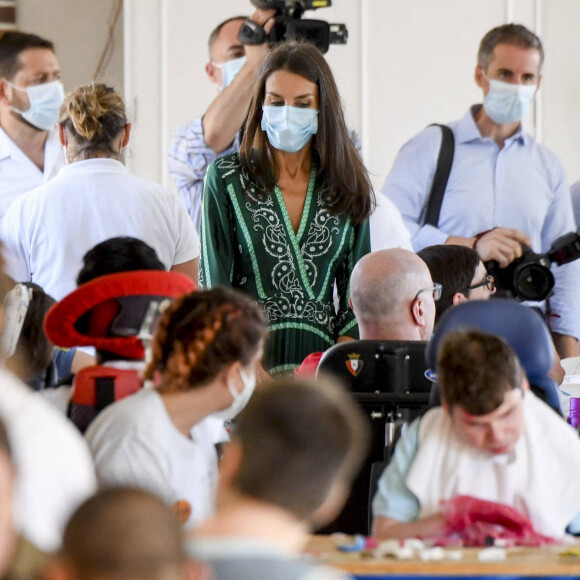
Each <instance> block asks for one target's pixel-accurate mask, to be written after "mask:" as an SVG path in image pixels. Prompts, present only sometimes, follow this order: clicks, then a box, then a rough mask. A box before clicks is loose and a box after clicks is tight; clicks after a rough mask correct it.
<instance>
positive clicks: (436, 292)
mask: <svg viewBox="0 0 580 580" xmlns="http://www.w3.org/2000/svg"><path fill="white" fill-rule="evenodd" d="M442 289H443V287H442V286H441V284H439V282H435V283H434V284H433V286H431V287H429V288H421V290H419V292H417V294H416V295H415V298H413V302H415V300H417V298H419V294H421V292H433V300H434V301H435V302H437V300H439V298H441V290H442Z"/></svg>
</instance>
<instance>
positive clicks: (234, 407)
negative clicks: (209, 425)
mask: <svg viewBox="0 0 580 580" xmlns="http://www.w3.org/2000/svg"><path fill="white" fill-rule="evenodd" d="M238 372H239V373H240V378H241V379H242V383H243V385H244V388H243V389H242V392H241V393H238V391H237V390H236V388H235V387H233V386H232V385H231V384H230V383H228V389H229V391H230V393H231V394H232V397H233V399H234V402H233V403H232V404H231V405H230V406H229V407H227V408H226V409H222V410H221V411H217V412H216V413H214V414H213V416H214V417H217V418H218V419H222V420H223V421H231V420H232V419H233V418H234V417H237V416H238V415H239V414H240V413H241V412H242V410H243V408H244V407H245V406H246V405H247V404H248V401H249V400H250V397H251V396H252V393H253V392H254V389H255V388H256V373H255V372H254V370H252V371H251V372H250V373H249V374H248V375H246V371H245V370H244V369H243V368H242V367H240V368H239V369H238Z"/></svg>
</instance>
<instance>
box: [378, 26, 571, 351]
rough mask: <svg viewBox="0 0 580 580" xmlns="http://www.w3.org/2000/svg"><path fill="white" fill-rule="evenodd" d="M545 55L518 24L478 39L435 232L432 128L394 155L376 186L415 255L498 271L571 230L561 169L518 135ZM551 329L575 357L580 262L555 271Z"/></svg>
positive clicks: (436, 131) (437, 137)
mask: <svg viewBox="0 0 580 580" xmlns="http://www.w3.org/2000/svg"><path fill="white" fill-rule="evenodd" d="M543 60H544V50H543V47H542V43H541V41H540V39H539V38H538V37H537V36H536V35H535V34H534V33H533V32H532V31H530V30H528V29H527V28H526V27H525V26H522V25H520V24H505V25H503V26H498V27H496V28H493V29H492V30H490V31H489V32H488V33H487V34H486V35H485V36H484V37H483V39H482V40H481V43H480V46H479V52H478V55H477V65H476V67H475V82H476V84H477V85H478V87H479V88H480V89H481V91H482V93H483V95H482V96H483V99H482V103H481V104H477V105H474V106H472V107H471V108H470V109H469V110H468V111H467V113H466V114H465V116H464V117H463V118H462V119H460V120H458V121H454V122H452V123H449V128H450V129H451V130H452V132H453V136H454V140H455V148H454V153H453V159H452V165H451V171H450V173H449V179H448V181H447V185H446V187H445V194H444V196H443V203H442V205H441V212H440V214H439V219H438V222H437V226H436V227H435V226H433V225H430V224H426V223H424V220H425V216H426V208H427V201H428V198H429V193H430V191H431V187H432V183H433V181H434V176H435V171H436V167H437V160H438V155H439V151H440V147H441V142H442V132H441V128H440V127H437V126H430V127H427V128H426V129H424V130H423V131H421V132H420V133H419V134H418V135H416V136H415V137H413V138H412V139H411V140H410V141H409V142H407V143H406V144H405V145H404V146H403V147H402V149H401V151H400V152H399V154H398V156H397V158H396V160H395V162H394V164H393V167H392V169H391V171H390V173H389V175H388V177H387V179H386V181H385V184H384V186H383V193H384V194H385V195H387V197H389V198H390V199H391V201H393V202H394V204H395V205H396V206H397V208H398V209H399V211H400V212H401V214H402V215H403V219H404V220H405V225H406V226H407V228H408V230H409V232H410V233H411V236H412V241H413V247H414V249H415V251H419V250H421V249H422V248H424V247H426V246H431V245H435V244H459V245H464V246H467V247H470V248H473V249H475V250H476V251H477V253H478V254H479V256H480V258H481V260H483V262H487V261H489V260H496V261H497V262H498V263H499V265H500V267H502V268H504V267H506V266H508V265H509V264H510V263H512V262H513V261H514V260H516V259H517V258H519V257H521V256H522V245H526V246H529V247H531V248H532V249H533V250H534V251H535V252H536V253H545V252H547V251H548V249H549V248H550V246H551V244H552V243H553V242H554V241H555V240H556V239H557V238H559V237H560V236H562V235H564V234H566V233H568V232H573V231H575V230H576V224H575V222H574V215H573V211H572V204H571V200H570V194H569V191H568V186H567V181H566V176H565V174H564V170H563V168H562V166H561V164H560V162H559V161H558V159H557V158H556V157H555V155H554V154H553V153H552V152H550V151H548V150H547V149H545V148H544V147H542V145H540V144H539V143H537V142H536V141H535V140H534V139H533V137H532V136H531V135H529V134H527V133H526V132H524V130H523V127H522V122H521V121H522V118H523V117H524V116H525V114H526V113H527V112H528V111H529V110H530V109H531V107H532V105H533V101H534V97H535V95H536V93H537V91H538V89H539V87H540V83H541V80H542V74H541V70H542V64H543ZM553 274H554V278H555V282H556V285H555V287H554V294H553V295H552V296H551V297H550V298H549V300H548V306H549V313H548V314H550V316H549V323H550V328H551V331H552V335H553V337H554V342H555V344H556V347H557V349H558V352H559V354H560V356H561V357H562V358H564V357H569V356H577V355H578V338H579V337H580V292H578V286H579V284H580V262H572V263H570V264H566V265H565V266H561V267H558V268H556V267H554V271H553Z"/></svg>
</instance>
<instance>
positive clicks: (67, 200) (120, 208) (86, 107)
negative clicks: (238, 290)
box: [0, 83, 199, 300]
mask: <svg viewBox="0 0 580 580" xmlns="http://www.w3.org/2000/svg"><path fill="white" fill-rule="evenodd" d="M58 130H59V136H60V142H61V144H62V146H63V148H64V153H65V157H66V160H67V165H66V166H65V167H63V168H62V169H61V171H60V172H59V173H58V175H57V176H56V177H55V178H53V179H52V180H50V181H49V182H47V183H45V184H43V185H42V186H40V187H38V188H36V189H33V190H32V191H30V192H29V193H27V194H25V195H23V196H21V197H20V198H19V199H18V200H17V201H16V202H15V203H14V204H13V205H12V206H10V208H9V210H8V212H7V213H6V215H5V217H4V220H3V221H2V223H1V224H0V236H1V238H2V239H3V240H4V243H5V245H6V250H7V257H8V267H7V272H8V274H9V275H11V276H12V277H13V278H14V279H15V280H19V281H31V282H35V283H36V284H38V285H39V286H41V287H42V288H43V289H44V290H45V292H47V293H48V294H50V295H52V296H53V297H54V298H55V299H56V300H60V299H61V298H62V297H63V296H65V295H66V294H68V293H69V292H71V291H72V290H74V289H75V288H76V284H75V279H76V275H77V273H78V271H79V270H80V269H81V267H82V258H83V255H84V254H85V253H86V252H87V251H88V250H90V249H91V248H93V247H94V246H95V245H97V244H99V243H101V242H103V241H105V240H107V239H109V238H112V237H117V236H131V237H134V238H138V239H141V240H143V241H144V242H146V243H147V244H149V245H150V246H151V247H152V248H153V249H154V250H155V251H156V252H157V254H158V256H159V258H160V259H161V261H162V262H163V264H164V265H165V267H166V268H167V269H168V270H169V269H171V270H176V271H179V272H182V273H184V274H186V275H189V276H190V277H191V278H193V279H195V280H197V263H198V256H199V238H198V236H197V233H196V232H195V228H194V226H193V223H192V222H191V220H190V218H189V216H188V214H187V210H186V209H185V206H184V204H183V202H182V200H181V199H180V198H179V196H178V195H177V194H175V193H174V192H173V191H171V190H169V189H166V188H164V187H162V186H161V185H158V184H156V183H153V182H150V181H146V180H144V179H141V178H139V177H136V176H135V175H132V174H131V173H129V171H128V170H127V169H126V168H125V166H124V165H123V163H122V162H121V157H122V150H123V149H124V148H125V147H126V146H127V144H128V143H129V137H130V134H131V124H130V123H129V122H128V120H127V115H126V112H125V105H124V103H123V100H122V99H121V97H120V96H119V94H118V93H117V92H116V91H115V89H113V88H111V87H108V86H106V85H104V84H102V83H93V84H90V85H87V86H81V87H77V88H76V89H75V90H74V91H72V92H71V93H69V94H68V95H67V96H66V98H65V100H64V103H63V104H62V107H61V110H60V120H59V123H58Z"/></svg>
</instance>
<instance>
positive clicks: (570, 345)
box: [552, 332, 579, 359]
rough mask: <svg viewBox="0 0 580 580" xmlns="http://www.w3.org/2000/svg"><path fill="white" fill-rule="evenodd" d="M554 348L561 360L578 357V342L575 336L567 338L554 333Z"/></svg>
mask: <svg viewBox="0 0 580 580" xmlns="http://www.w3.org/2000/svg"><path fill="white" fill-rule="evenodd" d="M552 338H553V340H554V346H555V347H556V351H557V352H558V355H559V356H560V358H561V359H563V358H569V357H571V356H578V355H579V352H578V340H577V339H576V338H575V337H574V336H567V335H565V334H558V333H557V332H553V333H552Z"/></svg>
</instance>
